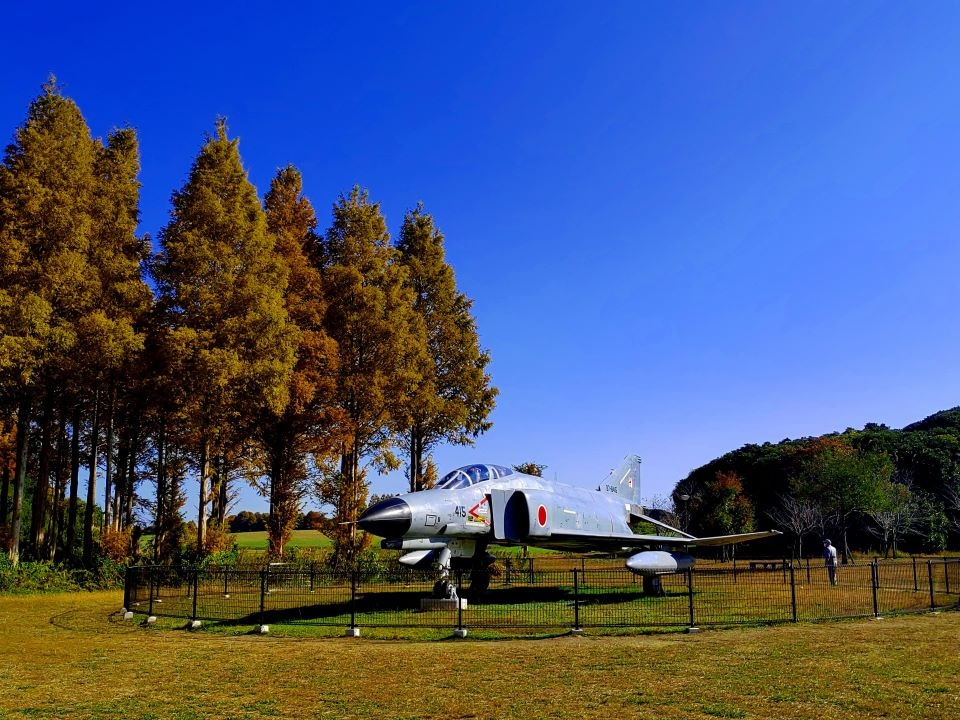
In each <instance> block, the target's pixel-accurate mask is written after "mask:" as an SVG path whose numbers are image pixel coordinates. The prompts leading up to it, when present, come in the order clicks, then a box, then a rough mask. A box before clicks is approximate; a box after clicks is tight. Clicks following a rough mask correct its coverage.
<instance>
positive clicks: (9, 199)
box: [0, 78, 97, 563]
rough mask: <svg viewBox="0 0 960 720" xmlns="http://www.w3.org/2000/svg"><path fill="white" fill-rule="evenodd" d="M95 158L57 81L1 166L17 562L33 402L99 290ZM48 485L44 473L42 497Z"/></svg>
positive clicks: (0, 355) (0, 321) (5, 366)
mask: <svg viewBox="0 0 960 720" xmlns="http://www.w3.org/2000/svg"><path fill="white" fill-rule="evenodd" d="M96 155H97V146H96V144H95V143H94V142H93V140H92V139H91V137H90V131H89V128H88V127H87V124H86V122H85V121H84V119H83V116H82V115H81V114H80V110H79V108H78V107H77V106H76V104H75V103H74V102H73V101H72V100H70V99H69V98H65V97H63V95H62V94H61V92H60V88H59V87H58V86H57V84H56V81H55V80H54V79H53V78H51V79H50V81H49V82H48V83H47V84H46V85H44V87H43V93H42V94H41V95H40V96H39V97H37V98H36V99H35V100H34V101H33V102H32V103H31V104H30V107H29V109H28V112H27V119H26V121H25V122H24V124H23V125H22V126H21V127H20V128H18V130H17V132H16V135H15V138H14V142H13V143H12V144H10V145H9V146H7V149H6V153H5V156H4V161H3V164H2V166H0V378H2V384H3V396H4V398H5V400H6V403H7V404H8V406H12V407H14V408H15V409H16V415H17V440H16V453H15V454H16V462H15V464H16V469H15V472H14V481H13V485H14V493H13V508H12V518H11V528H10V533H11V546H10V549H9V556H10V559H11V561H12V562H14V563H16V562H17V561H18V560H19V551H20V548H19V534H20V526H21V508H22V501H23V494H24V478H25V474H26V462H27V441H28V433H29V429H30V423H31V420H32V418H33V413H34V409H35V407H36V406H37V404H38V403H37V400H38V398H39V397H40V396H41V395H42V394H43V393H44V392H47V393H50V392H53V387H52V382H53V380H52V378H53V377H54V376H55V375H56V374H57V372H58V368H60V367H61V366H62V364H63V358H64V356H65V355H66V353H67V352H68V351H69V350H70V349H71V348H72V347H73V346H74V345H75V343H76V339H77V323H78V321H79V320H80V318H82V317H83V316H84V314H86V313H88V312H89V311H90V309H91V307H92V305H93V302H94V301H93V298H94V297H95V295H96V274H95V273H94V272H92V271H91V268H90V266H89V262H88V259H89V246H90V242H91V226H92V214H91V203H92V196H93V190H94V185H95V183H94V166H95V162H96ZM47 482H48V479H47V478H39V482H38V485H39V487H40V492H41V493H44V495H45V493H46V491H47Z"/></svg>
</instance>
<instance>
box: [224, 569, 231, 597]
mask: <svg viewBox="0 0 960 720" xmlns="http://www.w3.org/2000/svg"><path fill="white" fill-rule="evenodd" d="M229 573H230V569H229V568H224V569H223V596H224V597H225V598H228V597H230V591H229V590H228V589H227V575H228V574H229Z"/></svg>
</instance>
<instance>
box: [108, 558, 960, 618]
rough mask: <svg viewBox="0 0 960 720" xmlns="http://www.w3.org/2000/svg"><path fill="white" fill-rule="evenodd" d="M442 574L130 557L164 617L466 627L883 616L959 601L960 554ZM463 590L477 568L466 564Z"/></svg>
mask: <svg viewBox="0 0 960 720" xmlns="http://www.w3.org/2000/svg"><path fill="white" fill-rule="evenodd" d="M434 580H435V577H434V575H433V574H432V573H430V572H423V571H416V570H411V569H408V568H402V567H397V568H396V569H395V570H392V571H389V572H370V571H354V572H335V571H331V570H328V569H325V568H322V567H320V566H314V567H309V568H296V569H292V568H287V567H284V566H267V567H264V568H260V569H237V568H192V567H174V568H164V567H149V566H142V567H131V568H129V569H128V570H127V575H126V583H125V588H124V606H125V607H126V608H127V609H128V610H130V611H132V612H134V613H140V614H144V615H146V616H154V617H170V618H183V619H189V620H200V621H213V622H219V623H235V624H250V625H258V626H262V625H270V624H275V623H281V624H290V623H294V624H296V623H302V624H311V625H327V626H339V627H343V628H358V627H415V628H451V629H461V630H465V629H466V628H472V629H491V630H509V629H521V630H522V629H535V628H543V629H571V628H572V629H585V628H646V629H663V630H668V629H671V628H690V627H697V626H730V625H737V624H756V623H775V622H798V621H801V620H825V619H834V618H853V617H880V616H881V615H885V614H894V613H907V612H921V611H926V610H932V609H938V608H948V607H958V606H960V558H936V559H918V558H913V559H911V560H904V561H879V560H874V561H872V562H868V563H860V564H856V565H845V566H841V567H840V568H839V570H838V583H837V585H835V586H834V585H831V584H830V581H829V578H828V575H827V571H826V569H825V568H824V567H823V565H822V563H816V562H814V563H813V564H811V563H810V562H809V561H806V562H797V563H794V562H791V561H788V560H784V561H777V562H771V561H764V562H753V563H747V564H746V565H743V564H741V566H740V567H736V566H735V567H732V568H731V567H717V568H710V567H709V566H708V567H706V568H699V569H696V570H693V571H690V572H688V573H685V574H679V575H666V576H663V577H662V578H661V583H662V594H658V595H653V594H645V593H644V591H643V582H642V578H639V577H637V576H635V575H633V574H632V573H630V572H629V571H628V570H627V569H626V568H624V567H623V565H622V560H598V559H592V558H566V557H564V558H539V557H538V558H526V559H522V560H521V559H510V560H507V561H505V562H504V561H501V562H498V563H497V565H495V566H494V577H493V579H492V581H491V584H490V587H489V589H488V590H487V591H486V592H484V593H483V595H482V596H481V597H480V598H478V599H476V600H470V601H469V602H466V603H464V602H447V603H435V602H429V600H428V599H429V598H430V597H431V592H432V590H433V583H434ZM455 580H456V584H457V586H458V588H460V592H459V594H460V597H462V598H463V597H467V596H468V595H469V593H468V590H467V588H466V587H465V583H466V581H467V577H466V576H465V575H460V574H457V575H456V576H455Z"/></svg>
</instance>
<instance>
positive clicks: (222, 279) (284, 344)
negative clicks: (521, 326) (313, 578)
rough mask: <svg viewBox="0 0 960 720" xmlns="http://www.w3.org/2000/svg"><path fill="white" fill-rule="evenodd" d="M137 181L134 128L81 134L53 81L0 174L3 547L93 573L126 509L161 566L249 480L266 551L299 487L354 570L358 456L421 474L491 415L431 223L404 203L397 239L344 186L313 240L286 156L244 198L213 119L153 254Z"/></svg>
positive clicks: (286, 528)
mask: <svg viewBox="0 0 960 720" xmlns="http://www.w3.org/2000/svg"><path fill="white" fill-rule="evenodd" d="M139 172H140V158H139V150H138V144H137V136H136V133H135V131H134V130H133V129H131V128H121V129H118V130H115V131H113V132H111V133H110V134H109V135H108V136H107V139H106V140H105V141H104V140H101V139H98V138H93V137H92V136H91V133H90V130H89V128H88V126H87V124H86V122H85V120H84V118H83V116H82V114H81V112H80V110H79V108H78V107H77V105H76V104H75V103H74V102H73V101H72V100H71V99H69V98H67V97H65V96H64V95H63V94H62V92H61V89H60V87H59V86H58V85H57V84H56V81H55V80H54V79H52V78H51V80H50V81H49V82H48V83H47V84H46V85H44V87H43V90H42V93H41V94H40V95H39V96H38V97H37V98H36V99H35V100H33V102H31V103H30V105H29V108H28V111H27V117H26V120H25V121H24V122H23V124H22V125H21V126H20V127H19V128H17V130H16V132H15V135H14V139H13V142H12V143H11V144H10V145H8V146H7V148H6V151H5V154H4V157H3V163H2V165H0V542H2V544H3V547H4V549H5V550H6V552H7V553H8V556H9V559H10V560H11V561H12V562H13V563H14V564H16V563H17V562H18V560H19V558H20V557H21V555H23V556H25V557H30V558H35V559H55V560H61V561H69V562H76V563H83V564H85V565H87V566H89V565H90V564H91V563H93V562H95V559H96V557H95V556H96V555H97V553H98V552H103V551H104V548H106V547H110V548H114V549H115V548H117V547H124V546H125V547H127V548H129V547H130V546H131V543H132V542H133V540H134V538H133V536H132V532H131V531H132V528H133V526H134V524H135V518H136V515H137V513H138V512H141V513H145V514H146V516H147V517H148V518H149V519H148V523H149V524H150V525H151V526H152V529H153V531H154V534H153V551H152V552H153V557H154V559H155V560H156V561H161V562H162V561H165V560H169V559H172V558H174V557H177V555H178V553H179V552H181V551H182V549H183V547H184V545H185V544H188V545H192V547H193V552H195V553H196V554H198V555H202V554H204V553H207V552H210V551H212V550H216V549H217V547H216V544H217V543H218V542H220V539H221V538H222V537H223V532H222V531H224V530H226V529H227V527H228V524H227V517H228V510H229V506H230V504H231V500H232V498H233V496H234V494H235V487H236V483H237V482H241V481H242V482H250V483H252V484H253V485H255V486H256V487H257V488H258V489H259V490H260V491H261V493H262V494H263V495H264V496H265V497H266V498H267V499H268V500H269V503H270V505H269V512H268V513H266V517H265V520H264V519H262V518H261V519H260V520H263V522H265V526H266V529H267V530H268V531H269V534H270V553H271V554H272V555H274V556H281V555H282V553H283V546H284V544H285V543H286V542H287V540H288V539H289V537H290V532H291V531H292V529H293V528H294V527H295V526H296V525H297V523H298V522H302V515H301V505H302V502H303V500H304V498H305V497H306V496H307V495H313V496H314V497H317V498H319V499H320V500H321V501H322V502H323V503H325V504H326V505H327V506H328V507H330V508H332V515H333V516H334V517H335V518H336V520H337V522H336V523H331V524H329V526H328V529H329V530H330V531H331V532H332V534H333V540H334V547H335V549H334V555H335V557H337V558H339V559H342V560H344V561H350V560H351V559H352V558H353V557H354V556H355V555H356V553H357V552H358V551H359V550H360V549H361V545H362V542H363V536H362V535H358V534H357V533H356V524H355V522H354V521H355V520H356V518H357V516H358V513H359V511H360V510H361V509H362V508H363V507H364V506H365V504H366V498H367V488H368V480H367V473H368V471H369V469H370V468H374V469H375V470H379V471H385V470H388V469H391V470H392V469H397V468H399V467H401V465H403V464H405V465H406V468H407V475H408V479H409V485H410V489H417V488H422V487H427V486H429V484H430V483H431V482H432V480H433V479H435V478H436V469H435V468H434V467H433V466H432V462H431V459H430V458H431V451H432V450H433V449H434V448H435V447H436V446H437V445H438V444H439V443H442V442H452V443H461V444H470V443H472V441H473V439H474V438H475V437H476V436H477V435H479V434H480V433H483V432H485V431H486V430H487V429H489V427H490V422H489V420H488V418H489V415H490V412H491V410H492V408H493V406H494V402H495V397H496V394H497V390H496V389H495V388H494V387H492V385H491V381H490V377H489V375H488V373H487V365H488V363H489V360H490V357H489V355H488V353H487V352H485V351H484V350H483V349H482V348H481V347H480V344H479V339H478V334H477V329H476V323H475V320H474V318H473V315H472V302H471V300H470V299H469V298H468V297H467V296H466V295H464V294H463V293H462V292H460V291H459V290H458V289H457V287H456V282H455V278H454V274H453V270H452V269H451V267H450V265H449V264H448V263H447V262H446V260H445V257H444V237H443V235H442V233H441V232H440V231H439V230H438V229H437V228H436V226H435V223H434V220H433V218H432V217H431V216H430V214H428V213H427V212H426V211H425V210H424V208H423V206H422V205H417V206H416V207H414V208H413V209H412V210H410V211H409V212H407V214H406V215H405V216H404V218H403V223H402V228H401V230H400V235H399V238H398V240H397V242H396V243H394V242H392V241H391V238H390V235H389V233H388V231H387V223H386V220H385V219H384V217H383V214H382V213H381V210H380V206H379V204H377V203H375V202H373V201H372V200H371V199H370V197H369V195H368V193H367V192H366V191H365V190H362V189H360V188H358V187H355V188H354V189H353V190H352V191H350V192H349V193H347V194H345V195H342V196H341V197H339V198H338V199H337V201H336V202H335V203H333V206H332V214H331V218H330V221H329V226H328V228H327V230H326V231H324V232H321V231H319V230H318V227H319V220H318V219H317V217H316V215H315V212H314V209H313V207H312V205H311V204H310V202H309V200H308V199H307V198H306V197H305V196H304V195H303V191H302V178H301V174H300V172H299V171H298V170H297V169H296V168H294V167H293V166H288V167H286V168H283V169H281V170H280V171H279V172H278V173H277V174H276V176H275V177H274V178H273V181H272V182H271V184H270V188H269V191H268V192H267V193H266V195H265V196H264V197H263V198H262V200H261V198H259V197H258V195H257V192H256V190H255V188H254V187H253V185H252V184H251V183H250V181H249V179H248V177H247V171H246V169H245V168H244V166H243V164H242V162H241V158H240V153H239V149H238V142H237V140H236V139H231V138H230V137H229V136H228V131H227V126H226V123H225V121H223V120H218V121H217V123H216V127H215V132H214V134H213V135H212V136H209V137H208V138H207V139H206V142H205V143H204V144H203V146H202V147H201V148H200V150H199V153H198V154H197V156H196V159H195V160H194V162H193V165H192V167H191V168H190V169H189V173H188V175H187V179H186V182H185V184H184V185H183V186H182V187H181V188H179V189H178V190H175V191H174V192H173V195H172V200H171V209H170V219H169V222H168V223H167V224H166V225H165V226H164V227H163V228H162V229H161V230H160V233H159V235H158V237H157V248H158V251H157V252H154V251H153V248H152V245H151V241H150V239H149V238H148V237H146V236H140V235H137V225H138V222H139V189H140V183H139V180H138V177H139ZM99 483H103V484H102V485H99ZM98 488H102V489H103V490H105V496H106V502H105V507H104V508H103V512H102V515H98V513H97V510H98V508H97V507H96V503H95V497H97V495H98V492H99V491H98ZM188 493H190V494H192V495H193V496H194V497H195V498H196V504H197V507H198V508H199V510H198V513H197V515H196V517H195V518H194V521H195V527H196V532H195V536H194V537H192V538H186V537H184V534H185V532H186V528H187V527H188V526H187V525H186V524H185V523H184V518H183V517H182V509H183V507H184V505H185V502H186V499H187V494H188ZM241 515H243V513H241ZM260 520H258V522H259V521H260ZM314 520H316V519H314ZM211 527H212V528H215V531H214V532H208V528H211ZM124 543H126V545H124Z"/></svg>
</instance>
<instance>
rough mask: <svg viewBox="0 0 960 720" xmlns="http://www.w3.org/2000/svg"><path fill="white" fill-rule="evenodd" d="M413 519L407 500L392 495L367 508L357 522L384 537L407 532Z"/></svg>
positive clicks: (397, 535)
mask: <svg viewBox="0 0 960 720" xmlns="http://www.w3.org/2000/svg"><path fill="white" fill-rule="evenodd" d="M412 520H413V513H412V512H411V511H410V506H409V505H407V503H406V501H405V500H403V499H401V498H398V497H392V498H387V499H386V500H381V501H380V502H378V503H377V504H376V505H374V506H373V507H371V508H367V511H366V512H365V513H363V515H361V516H360V519H359V520H357V524H358V525H359V526H360V527H361V528H362V529H363V530H365V531H366V532H368V533H372V534H374V535H379V536H380V537H382V538H395V537H402V536H403V535H404V534H406V532H407V530H409V529H410V522H411V521H412Z"/></svg>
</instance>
